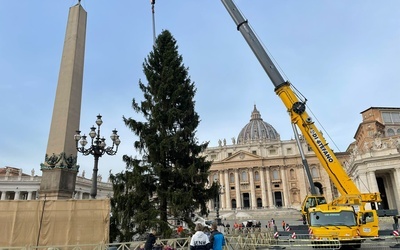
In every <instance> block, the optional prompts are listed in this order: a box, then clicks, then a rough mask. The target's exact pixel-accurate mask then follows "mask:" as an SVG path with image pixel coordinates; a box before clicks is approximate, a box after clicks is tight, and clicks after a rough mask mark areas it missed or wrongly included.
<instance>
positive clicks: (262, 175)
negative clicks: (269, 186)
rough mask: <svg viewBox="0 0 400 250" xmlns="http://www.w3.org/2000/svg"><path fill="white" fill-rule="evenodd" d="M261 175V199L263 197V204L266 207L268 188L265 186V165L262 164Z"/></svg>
mask: <svg viewBox="0 0 400 250" xmlns="http://www.w3.org/2000/svg"><path fill="white" fill-rule="evenodd" d="M260 177H261V199H262V206H263V207H264V208H265V207H267V193H266V192H267V190H266V186H265V167H264V166H262V167H261V168H260Z"/></svg>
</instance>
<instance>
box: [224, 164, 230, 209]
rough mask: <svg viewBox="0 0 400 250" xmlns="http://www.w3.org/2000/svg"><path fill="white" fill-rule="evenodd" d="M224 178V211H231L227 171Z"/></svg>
mask: <svg viewBox="0 0 400 250" xmlns="http://www.w3.org/2000/svg"><path fill="white" fill-rule="evenodd" d="M224 177H225V195H224V197H225V204H226V209H232V202H231V188H230V182H229V171H228V170H227V169H226V170H225V171H224Z"/></svg>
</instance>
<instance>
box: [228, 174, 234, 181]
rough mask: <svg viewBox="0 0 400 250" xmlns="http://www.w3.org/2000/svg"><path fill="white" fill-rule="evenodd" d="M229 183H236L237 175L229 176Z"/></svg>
mask: <svg viewBox="0 0 400 250" xmlns="http://www.w3.org/2000/svg"><path fill="white" fill-rule="evenodd" d="M229 182H230V183H235V175H234V174H232V173H231V174H230V175H229Z"/></svg>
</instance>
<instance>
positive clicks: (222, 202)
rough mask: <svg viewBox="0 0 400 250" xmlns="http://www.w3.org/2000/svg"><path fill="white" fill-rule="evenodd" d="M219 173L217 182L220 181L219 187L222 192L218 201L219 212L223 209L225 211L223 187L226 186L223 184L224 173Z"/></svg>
mask: <svg viewBox="0 0 400 250" xmlns="http://www.w3.org/2000/svg"><path fill="white" fill-rule="evenodd" d="M218 172H219V181H220V185H221V188H222V189H221V190H220V191H221V192H222V194H221V195H220V196H219V199H220V202H221V204H219V208H220V209H221V210H223V209H225V208H226V203H225V190H224V189H225V186H226V183H225V178H224V173H223V171H218Z"/></svg>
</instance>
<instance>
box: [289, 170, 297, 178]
mask: <svg viewBox="0 0 400 250" xmlns="http://www.w3.org/2000/svg"><path fill="white" fill-rule="evenodd" d="M289 176H290V179H292V180H294V179H296V174H295V172H294V169H293V168H292V169H290V171H289Z"/></svg>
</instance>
